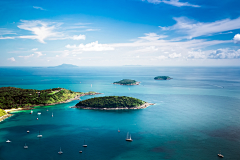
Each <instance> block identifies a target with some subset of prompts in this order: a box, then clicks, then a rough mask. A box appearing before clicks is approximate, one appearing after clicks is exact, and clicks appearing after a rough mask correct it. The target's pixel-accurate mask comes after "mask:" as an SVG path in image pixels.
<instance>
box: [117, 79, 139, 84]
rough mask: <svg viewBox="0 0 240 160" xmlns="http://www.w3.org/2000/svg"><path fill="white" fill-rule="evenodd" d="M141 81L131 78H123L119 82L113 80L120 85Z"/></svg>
mask: <svg viewBox="0 0 240 160" xmlns="http://www.w3.org/2000/svg"><path fill="white" fill-rule="evenodd" d="M139 83H140V82H137V81H135V80H131V79H122V80H121V81H118V82H113V84H120V85H138V84H139Z"/></svg>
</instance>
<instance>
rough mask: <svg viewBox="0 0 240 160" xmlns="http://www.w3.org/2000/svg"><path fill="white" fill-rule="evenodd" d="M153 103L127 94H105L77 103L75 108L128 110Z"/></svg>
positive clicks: (141, 107)
mask: <svg viewBox="0 0 240 160" xmlns="http://www.w3.org/2000/svg"><path fill="white" fill-rule="evenodd" d="M150 105H154V104H153V103H147V102H145V101H142V100H140V99H137V98H133V97H126V96H105V97H94V98H91V99H87V100H84V101H80V102H79V103H77V104H76V106H75V108H81V109H95V110H126V109H143V108H146V107H148V106H150Z"/></svg>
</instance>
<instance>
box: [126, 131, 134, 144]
mask: <svg viewBox="0 0 240 160" xmlns="http://www.w3.org/2000/svg"><path fill="white" fill-rule="evenodd" d="M126 141H128V142H132V141H133V140H132V138H131V134H130V137H129V138H128V133H127V138H126Z"/></svg>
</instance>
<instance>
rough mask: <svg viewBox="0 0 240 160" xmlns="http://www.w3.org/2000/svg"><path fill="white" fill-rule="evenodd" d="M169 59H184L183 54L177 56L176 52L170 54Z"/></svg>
mask: <svg viewBox="0 0 240 160" xmlns="http://www.w3.org/2000/svg"><path fill="white" fill-rule="evenodd" d="M168 57H169V58H180V57H182V54H181V53H179V54H177V53H176V52H174V53H172V54H169V55H168Z"/></svg>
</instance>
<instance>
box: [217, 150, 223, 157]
mask: <svg viewBox="0 0 240 160" xmlns="http://www.w3.org/2000/svg"><path fill="white" fill-rule="evenodd" d="M218 157H220V158H223V157H224V156H223V155H222V154H221V150H220V153H218Z"/></svg>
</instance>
